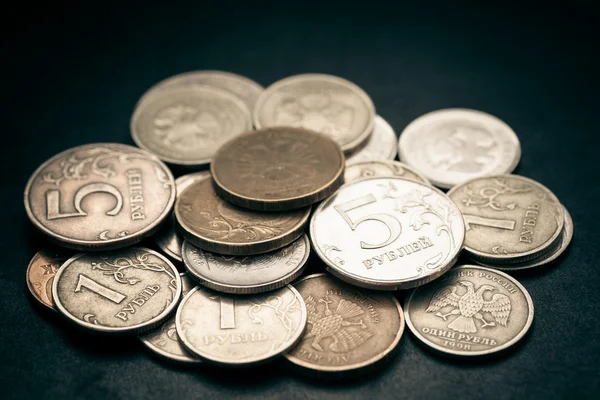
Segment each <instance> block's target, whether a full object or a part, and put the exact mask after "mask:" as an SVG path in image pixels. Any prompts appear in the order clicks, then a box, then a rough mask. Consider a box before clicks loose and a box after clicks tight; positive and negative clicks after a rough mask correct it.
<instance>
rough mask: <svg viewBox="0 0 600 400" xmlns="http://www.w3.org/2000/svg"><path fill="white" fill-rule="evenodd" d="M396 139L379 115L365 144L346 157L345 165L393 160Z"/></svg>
mask: <svg viewBox="0 0 600 400" xmlns="http://www.w3.org/2000/svg"><path fill="white" fill-rule="evenodd" d="M397 142H398V138H397V137H396V133H395V132H394V129H393V128H392V127H391V126H390V124H388V123H387V121H386V120H384V119H383V118H381V117H380V116H379V115H376V116H375V127H374V128H373V133H371V135H370V136H369V138H368V139H367V141H366V144H365V145H364V146H362V147H361V148H360V149H358V150H356V151H354V152H353V153H352V154H350V155H348V156H346V165H350V164H352V163H358V162H364V161H372V160H393V159H394V158H396V155H397V154H398V146H397Z"/></svg>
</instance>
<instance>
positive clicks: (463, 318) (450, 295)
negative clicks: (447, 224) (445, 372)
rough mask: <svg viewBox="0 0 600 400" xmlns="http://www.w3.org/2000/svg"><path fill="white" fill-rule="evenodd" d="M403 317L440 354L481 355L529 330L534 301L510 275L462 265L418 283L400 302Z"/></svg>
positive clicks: (504, 345)
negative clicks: (425, 282)
mask: <svg viewBox="0 0 600 400" xmlns="http://www.w3.org/2000/svg"><path fill="white" fill-rule="evenodd" d="M404 314H405V317H406V323H407V324H408V327H409V329H410V330H411V331H412V333H413V334H414V335H415V336H416V337H417V338H418V339H419V340H420V341H422V342H423V343H424V344H425V345H427V346H428V347H430V348H432V349H434V350H437V351H439V352H441V353H443V354H448V355H454V356H465V357H473V356H485V355H490V354H492V353H496V352H499V351H502V350H505V349H507V348H509V347H510V346H512V345H514V344H515V343H516V342H518V341H519V340H520V339H521V338H522V337H523V336H524V335H525V333H527V331H528V330H529V327H530V326H531V322H532V321H533V302H532V301H531V297H530V296H529V293H527V290H526V289H525V288H524V287H523V286H522V285H521V284H520V283H519V282H517V280H515V279H514V278H512V277H510V276H509V275H507V274H505V273H503V272H500V271H497V270H494V269H490V268H485V267H480V266H474V265H462V266H460V267H456V268H453V269H452V270H450V271H448V272H447V273H446V274H445V275H444V276H443V277H441V278H440V279H438V280H436V281H434V282H431V283H429V284H427V285H425V286H420V287H418V288H416V289H415V290H414V291H413V292H412V293H411V294H410V296H409V297H408V298H407V300H406V302H405V304H404Z"/></svg>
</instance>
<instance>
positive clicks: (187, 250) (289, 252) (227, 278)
mask: <svg viewBox="0 0 600 400" xmlns="http://www.w3.org/2000/svg"><path fill="white" fill-rule="evenodd" d="M309 254H310V242H309V240H308V237H307V236H306V235H302V236H301V237H300V238H299V239H297V240H296V241H295V242H293V243H291V244H289V245H287V246H285V247H283V248H281V249H279V250H277V251H274V252H270V253H265V254H259V255H255V256H246V257H231V256H223V255H219V254H214V253H209V252H205V251H202V250H201V249H199V248H197V247H195V246H194V245H193V244H191V243H190V242H187V241H186V242H185V243H184V244H183V261H184V264H185V267H186V269H187V270H188V273H189V274H190V275H191V276H192V277H194V278H195V279H196V280H197V281H198V282H200V283H201V284H202V285H204V286H206V287H208V288H211V289H214V290H217V291H219V292H225V293H234V294H250V293H262V292H267V291H271V290H275V289H279V288H280V287H282V286H285V285H287V284H288V283H290V282H292V281H293V280H294V279H296V278H297V277H299V276H300V275H301V274H302V272H303V271H304V269H305V267H306V261H307V260H308V256H309Z"/></svg>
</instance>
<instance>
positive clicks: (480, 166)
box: [398, 108, 521, 189]
mask: <svg viewBox="0 0 600 400" xmlns="http://www.w3.org/2000/svg"><path fill="white" fill-rule="evenodd" d="M398 148H399V154H400V161H403V162H405V163H407V164H408V165H411V166H413V167H415V168H417V169H418V170H419V171H421V172H423V175H425V176H426V177H427V179H429V180H430V181H431V183H433V184H434V185H435V186H438V187H441V188H445V189H450V188H451V187H452V186H454V185H456V184H459V183H463V182H465V181H468V180H470V179H473V178H477V177H480V176H486V175H499V174H509V173H511V172H512V171H513V170H514V169H515V167H516V166H517V164H518V163H519V160H520V159H521V145H520V143H519V139H518V138H517V135H516V134H515V132H514V131H513V130H512V129H511V128H510V126H508V125H507V124H506V123H504V122H503V121H501V120H500V119H498V118H496V117H494V116H493V115H490V114H487V113H484V112H481V111H476V110H469V109H461V108H450V109H445V110H437V111H433V112H430V113H428V114H425V115H422V116H420V117H419V118H417V119H415V120H414V121H413V122H411V123H410V124H409V125H408V126H407V127H406V128H405V129H404V131H402V133H401V134H400V140H399V142H398Z"/></svg>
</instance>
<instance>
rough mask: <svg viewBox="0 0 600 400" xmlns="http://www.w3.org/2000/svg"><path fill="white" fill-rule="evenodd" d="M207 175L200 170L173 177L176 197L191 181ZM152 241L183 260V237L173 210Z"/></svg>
mask: <svg viewBox="0 0 600 400" xmlns="http://www.w3.org/2000/svg"><path fill="white" fill-rule="evenodd" d="M207 176H210V172H207V171H202V172H196V173H193V174H188V175H182V176H180V177H179V178H177V179H175V188H176V191H177V197H179V196H181V193H182V192H183V191H184V190H185V189H186V188H187V187H188V186H190V185H191V184H192V183H194V182H196V181H197V180H199V179H203V178H205V177H207ZM154 241H155V242H156V245H157V246H158V247H159V248H160V249H161V250H162V251H163V252H164V253H165V254H167V255H168V256H169V257H171V258H172V259H174V260H175V261H179V262H183V260H182V258H181V245H182V244H183V238H182V237H181V235H180V234H179V232H178V231H177V222H176V221H175V213H174V212H173V213H172V214H171V218H169V219H168V220H167V221H165V226H163V227H162V228H161V229H160V231H159V232H158V233H157V234H156V235H155V236H154Z"/></svg>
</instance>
